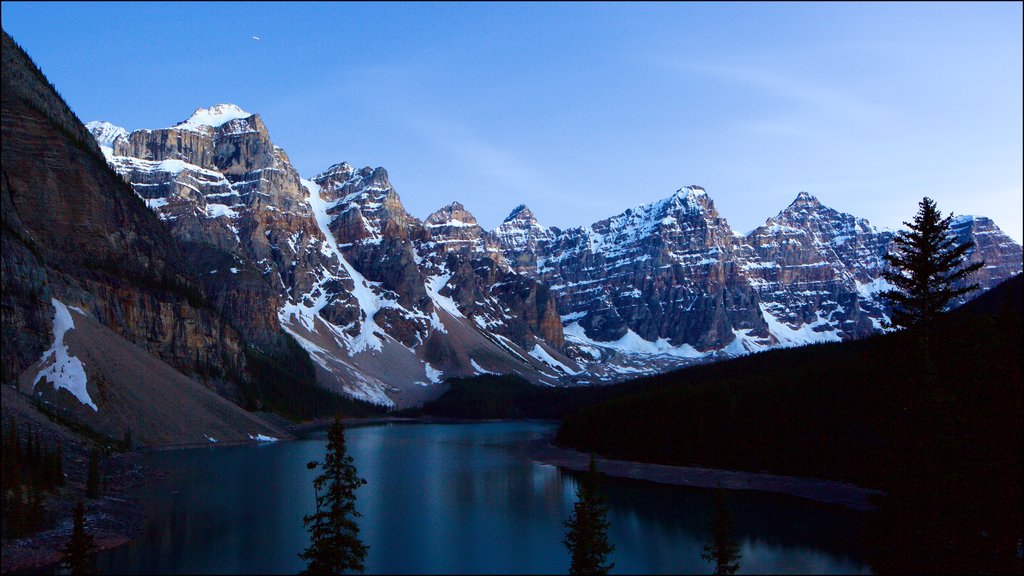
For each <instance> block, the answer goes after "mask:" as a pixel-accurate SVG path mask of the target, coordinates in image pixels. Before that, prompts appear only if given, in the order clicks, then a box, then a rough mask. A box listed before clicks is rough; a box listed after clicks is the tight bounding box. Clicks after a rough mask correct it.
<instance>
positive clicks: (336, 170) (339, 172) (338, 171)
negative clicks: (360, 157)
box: [311, 162, 353, 183]
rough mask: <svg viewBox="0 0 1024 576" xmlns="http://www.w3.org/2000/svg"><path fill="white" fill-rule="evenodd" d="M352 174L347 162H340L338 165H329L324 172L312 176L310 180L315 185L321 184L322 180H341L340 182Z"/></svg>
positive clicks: (350, 166)
mask: <svg viewBox="0 0 1024 576" xmlns="http://www.w3.org/2000/svg"><path fill="white" fill-rule="evenodd" d="M352 172H353V169H352V165H351V164H349V163H348V162H340V163H338V164H331V165H330V166H328V167H327V169H326V170H324V171H323V172H321V173H319V174H317V175H316V176H313V178H311V180H313V181H314V182H317V183H321V182H323V181H324V180H327V179H331V178H339V177H340V178H341V179H342V180H348V179H349V177H351V175H352Z"/></svg>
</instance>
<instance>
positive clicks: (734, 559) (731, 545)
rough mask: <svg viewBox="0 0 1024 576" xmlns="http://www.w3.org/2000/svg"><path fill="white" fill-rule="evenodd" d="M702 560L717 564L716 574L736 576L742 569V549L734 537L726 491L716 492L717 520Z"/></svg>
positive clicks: (713, 525)
mask: <svg viewBox="0 0 1024 576" xmlns="http://www.w3.org/2000/svg"><path fill="white" fill-rule="evenodd" d="M700 557H701V558H703V559H704V560H707V561H708V562H714V563H715V574H735V573H736V571H737V570H739V569H740V564H739V560H740V558H742V556H741V555H740V547H739V545H737V544H736V541H735V540H733V537H732V514H730V513H729V507H728V505H727V504H726V501H725V491H724V490H722V489H721V488H718V489H717V490H716V491H715V519H714V522H713V523H712V525H711V540H710V541H709V542H708V543H707V545H705V546H704V552H702V553H701V555H700Z"/></svg>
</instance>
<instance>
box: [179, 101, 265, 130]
mask: <svg viewBox="0 0 1024 576" xmlns="http://www.w3.org/2000/svg"><path fill="white" fill-rule="evenodd" d="M250 116H252V114H250V113H248V112H246V111H245V110H242V109H241V108H239V107H238V106H236V105H234V104H217V105H215V106H210V107H209V108H196V111H195V112H193V113H192V116H190V117H189V118H188V120H185V121H183V122H179V123H178V124H175V125H174V126H173V127H174V128H177V129H179V130H201V129H202V128H203V127H209V128H217V127H219V126H221V125H223V124H226V123H227V122H230V121H232V120H239V119H242V118H248V117H250Z"/></svg>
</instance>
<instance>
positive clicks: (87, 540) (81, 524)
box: [61, 500, 97, 576]
mask: <svg viewBox="0 0 1024 576" xmlns="http://www.w3.org/2000/svg"><path fill="white" fill-rule="evenodd" d="M96 550H97V547H96V542H94V541H93V538H92V535H91V534H88V533H86V531H85V504H84V503H83V502H82V501H81V500H79V501H78V502H77V503H75V520H74V527H73V528H72V529H71V539H70V540H68V542H67V544H65V545H64V554H63V557H62V558H61V565H62V566H63V567H64V568H66V569H67V570H69V571H70V572H71V574H73V575H76V576H77V575H78V574H92V573H95V562H96Z"/></svg>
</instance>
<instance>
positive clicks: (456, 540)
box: [98, 422, 868, 574]
mask: <svg viewBox="0 0 1024 576" xmlns="http://www.w3.org/2000/svg"><path fill="white" fill-rule="evenodd" d="M554 429H555V425H553V424H550V423H543V422H489V423H471V424H420V423H385V424H378V425H369V426H356V427H351V428H348V429H347V430H346V440H347V445H348V453H349V455H351V456H352V457H353V459H354V461H355V465H356V467H357V469H358V471H359V475H360V476H362V477H363V478H366V480H367V484H366V485H365V486H363V487H361V488H360V489H358V490H357V491H356V497H357V508H358V509H359V511H360V512H361V513H362V515H363V516H362V518H360V519H359V523H360V526H361V530H362V532H361V536H362V538H363V541H364V542H366V543H367V544H369V546H370V550H369V555H368V556H367V558H366V573H368V574H373V573H510V572H514V573H566V572H567V571H568V566H569V556H568V553H567V551H566V549H565V546H564V545H563V544H562V542H561V541H562V538H564V536H565V531H566V530H565V527H564V526H563V525H562V522H563V521H564V520H565V519H567V518H568V517H569V515H570V513H571V512H572V506H573V504H574V502H575V501H576V496H575V489H576V485H577V481H578V479H579V478H580V475H579V474H577V473H575V472H568V471H562V470H560V469H558V468H557V467H554V466H550V465H545V464H539V463H536V462H532V461H530V460H529V459H528V458H526V457H525V456H524V455H523V454H522V450H521V448H522V447H523V445H524V444H525V443H527V442H529V441H531V440H535V439H537V438H540V437H542V436H545V435H549V434H552V433H553V432H554ZM325 447H326V432H325V431H318V432H312V433H308V434H306V435H304V436H303V437H302V438H300V439H299V440H297V441H293V442H278V443H272V444H265V445H259V446H230V447H210V448H195V449H188V450H174V451H159V452H151V453H147V454H146V455H145V456H144V465H145V466H147V467H150V468H152V469H155V470H160V471H163V472H164V473H165V474H166V475H167V478H166V481H163V482H160V483H159V484H154V485H150V486H146V487H143V488H141V489H139V490H138V491H137V492H136V493H135V494H134V495H135V496H137V497H138V498H139V499H140V505H141V506H143V508H144V510H145V513H146V519H145V521H144V523H143V527H142V532H141V534H140V536H139V537H138V538H137V539H136V540H134V541H132V542H131V543H129V544H127V545H125V546H122V547H120V548H117V549H114V550H108V551H104V552H101V553H100V555H99V559H98V562H99V568H100V570H102V571H103V573H105V574H118V573H177V574H183V573H252V572H255V573H291V574H294V573H297V572H299V571H300V570H302V569H303V567H304V564H303V563H302V561H301V560H299V558H298V556H297V554H298V553H299V552H301V551H302V550H303V549H304V548H305V547H306V546H307V545H308V543H309V540H308V535H307V533H306V531H305V529H304V527H303V524H302V517H303V515H304V514H308V513H311V512H312V511H313V508H314V494H313V487H312V480H313V477H314V476H315V475H316V471H310V470H307V469H306V462H308V461H310V460H322V459H323V455H324V450H325ZM602 489H603V491H604V493H605V495H606V496H607V499H608V502H609V505H610V512H609V520H610V521H611V527H610V529H609V540H610V541H611V542H612V543H613V544H614V545H615V547H616V548H615V552H614V553H613V554H612V556H611V558H610V559H611V560H612V561H614V562H615V567H614V569H613V570H612V573H613V574H614V573H620V574H624V573H694V572H697V573H710V572H711V569H712V566H711V565H710V564H709V563H707V562H705V561H703V560H701V558H700V553H701V550H702V546H703V545H704V543H705V541H706V540H707V538H708V536H709V534H710V526H711V520H712V514H713V492H712V491H710V490H702V489H693V488H684V487H678V486H664V485H658V484H653V483H647V482H640V481H634V480H626V479H616V478H609V477H605V478H604V479H603V482H602ZM728 497H729V504H730V508H731V510H732V514H733V521H734V526H735V537H736V540H737V541H738V542H739V543H740V550H741V553H742V555H743V557H742V559H741V560H740V573H741V574H742V573H752V572H756V573H764V572H786V573H814V574H821V573H865V572H868V567H867V564H866V562H865V560H864V555H863V551H862V549H861V547H860V544H859V542H860V535H861V533H862V529H863V522H864V516H863V515H862V514H859V513H856V512H853V511H850V510H846V509H844V508H840V507H836V506H824V505H820V504H815V503H812V502H809V501H804V500H801V499H797V498H792V497H788V496H780V495H771V494H761V493H754V492H729V493H728Z"/></svg>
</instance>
